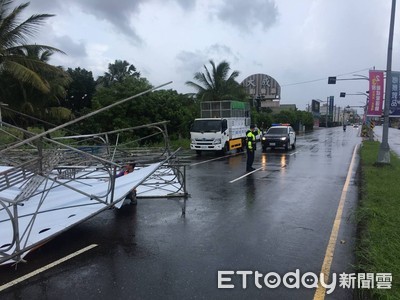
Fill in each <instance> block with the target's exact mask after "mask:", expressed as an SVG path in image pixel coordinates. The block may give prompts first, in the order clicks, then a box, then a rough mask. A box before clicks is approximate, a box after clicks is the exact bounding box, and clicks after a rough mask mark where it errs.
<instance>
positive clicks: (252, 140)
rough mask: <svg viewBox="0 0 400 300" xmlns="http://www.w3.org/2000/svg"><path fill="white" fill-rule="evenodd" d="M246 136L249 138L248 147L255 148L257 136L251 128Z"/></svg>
mask: <svg viewBox="0 0 400 300" xmlns="http://www.w3.org/2000/svg"><path fill="white" fill-rule="evenodd" d="M246 138H247V145H246V146H247V149H250V150H253V149H254V150H255V145H256V136H255V135H254V133H253V132H252V131H251V130H250V131H249V132H248V133H247V134H246Z"/></svg>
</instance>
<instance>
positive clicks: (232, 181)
mask: <svg viewBox="0 0 400 300" xmlns="http://www.w3.org/2000/svg"><path fill="white" fill-rule="evenodd" d="M262 168H263V167H261V168H258V169H255V170H254V171H251V172H249V173H246V174H244V175H243V176H240V177H238V178H236V179H233V180H231V181H229V183H234V182H235V181H238V180H240V179H243V178H245V177H246V176H249V175H250V174H253V173H254V172H257V171H260V170H261V169H262Z"/></svg>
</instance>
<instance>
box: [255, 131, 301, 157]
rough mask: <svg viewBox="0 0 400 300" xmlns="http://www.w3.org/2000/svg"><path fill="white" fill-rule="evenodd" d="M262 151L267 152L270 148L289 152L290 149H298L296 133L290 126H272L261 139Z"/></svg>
mask: <svg viewBox="0 0 400 300" xmlns="http://www.w3.org/2000/svg"><path fill="white" fill-rule="evenodd" d="M261 145H262V150H263V151H264V152H265V151H267V148H268V147H271V148H272V149H273V148H276V147H283V148H285V150H286V151H287V150H289V147H292V149H294V148H295V147H296V132H295V131H294V130H293V128H292V126H290V125H277V126H272V127H270V128H269V129H268V131H267V132H266V133H264V135H263V136H262V138H261Z"/></svg>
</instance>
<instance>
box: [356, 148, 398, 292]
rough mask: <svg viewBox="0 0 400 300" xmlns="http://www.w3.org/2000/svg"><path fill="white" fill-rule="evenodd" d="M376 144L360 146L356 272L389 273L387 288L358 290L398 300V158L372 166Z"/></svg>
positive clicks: (376, 154) (392, 155)
mask: <svg viewBox="0 0 400 300" xmlns="http://www.w3.org/2000/svg"><path fill="white" fill-rule="evenodd" d="M378 150H379V143H378V142H370V141H364V142H363V146H362V148H361V176H362V178H361V180H362V182H361V191H360V193H361V198H360V205H359V208H358V211H357V220H358V224H359V240H358V244H357V250H356V256H357V269H358V270H357V271H358V273H374V274H377V273H391V274H392V276H393V277H392V280H391V283H392V287H391V289H378V288H377V287H376V282H377V281H376V278H375V280H374V282H375V288H373V289H371V290H367V289H360V290H359V291H358V292H359V297H360V298H362V299H365V297H367V298H371V299H400V180H399V179H400V159H399V158H398V157H397V156H396V155H395V154H391V158H390V162H391V163H390V165H387V166H376V165H375V162H376V159H377V157H378Z"/></svg>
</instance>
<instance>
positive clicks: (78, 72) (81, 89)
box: [62, 68, 96, 114]
mask: <svg viewBox="0 0 400 300" xmlns="http://www.w3.org/2000/svg"><path fill="white" fill-rule="evenodd" d="M67 72H68V74H69V76H70V77H71V78H72V82H71V84H70V85H69V87H68V91H67V96H66V97H65V99H63V101H62V106H64V107H66V108H69V109H70V110H72V112H73V113H74V114H76V113H77V112H79V111H80V110H82V109H83V108H85V107H87V108H90V107H91V102H92V98H93V94H94V93H95V91H96V82H95V80H94V78H93V74H92V72H90V71H87V70H85V69H81V68H76V69H74V70H73V69H71V68H68V70H67Z"/></svg>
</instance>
